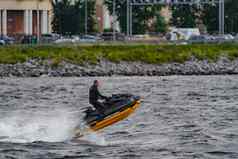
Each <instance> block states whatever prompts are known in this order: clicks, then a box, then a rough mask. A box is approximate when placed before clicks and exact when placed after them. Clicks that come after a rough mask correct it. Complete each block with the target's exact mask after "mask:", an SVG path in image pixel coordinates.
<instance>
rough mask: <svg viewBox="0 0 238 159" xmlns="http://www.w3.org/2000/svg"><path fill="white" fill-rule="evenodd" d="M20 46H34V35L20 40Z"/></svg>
mask: <svg viewBox="0 0 238 159" xmlns="http://www.w3.org/2000/svg"><path fill="white" fill-rule="evenodd" d="M21 43H22V44H36V43H37V37H36V36H34V35H25V36H23V38H22V39H21Z"/></svg>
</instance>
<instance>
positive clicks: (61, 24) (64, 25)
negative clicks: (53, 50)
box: [52, 0, 96, 35]
mask: <svg viewBox="0 0 238 159" xmlns="http://www.w3.org/2000/svg"><path fill="white" fill-rule="evenodd" d="M87 2H88V32H95V31H96V28H95V24H96V21H95V1H94V0H87ZM52 6H53V12H54V17H53V22H52V25H53V31H54V32H56V33H59V34H63V35H65V34H80V33H84V32H85V29H84V28H85V0H77V1H75V2H74V3H72V1H71V0H54V1H52Z"/></svg>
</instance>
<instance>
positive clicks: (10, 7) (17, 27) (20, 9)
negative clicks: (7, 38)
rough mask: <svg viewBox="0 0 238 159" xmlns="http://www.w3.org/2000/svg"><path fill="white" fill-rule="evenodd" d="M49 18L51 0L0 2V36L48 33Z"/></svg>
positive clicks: (5, 0) (49, 26)
mask: <svg viewBox="0 0 238 159" xmlns="http://www.w3.org/2000/svg"><path fill="white" fill-rule="evenodd" d="M37 11H39V24H37V22H38V20H37V19H38V18H37V17H38V16H37ZM51 17H52V6H51V0H0V34H1V35H2V34H3V35H9V34H10V35H11V34H28V35H32V34H35V33H36V32H38V29H39V31H40V33H43V34H46V33H50V32H51V19H52V18H51ZM22 25H23V26H22ZM38 26H40V28H38Z"/></svg>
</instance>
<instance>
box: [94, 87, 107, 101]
mask: <svg viewBox="0 0 238 159" xmlns="http://www.w3.org/2000/svg"><path fill="white" fill-rule="evenodd" d="M96 92H97V95H98V96H99V97H100V98H101V99H107V97H106V96H104V95H102V94H101V93H100V92H99V90H98V89H96Z"/></svg>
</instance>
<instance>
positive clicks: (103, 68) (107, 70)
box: [0, 56, 238, 77]
mask: <svg viewBox="0 0 238 159" xmlns="http://www.w3.org/2000/svg"><path fill="white" fill-rule="evenodd" d="M236 74H238V58H236V59H234V60H230V59H229V58H227V57H224V56H222V57H220V58H218V60H217V61H215V62H212V61H209V60H198V59H197V58H195V57H191V58H190V60H188V61H185V62H184V63H176V62H173V63H165V64H147V63H142V62H125V61H122V62H118V63H115V62H110V61H108V60H100V61H99V62H98V64H96V65H93V64H84V65H77V64H72V63H69V62H66V61H62V62H60V63H59V64H57V65H52V61H50V60H40V59H31V60H27V61H26V62H24V63H17V64H0V77H42V76H43V77H96V76H98V77H100V76H101V77H102V76H107V77H109V76H170V75H236Z"/></svg>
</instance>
